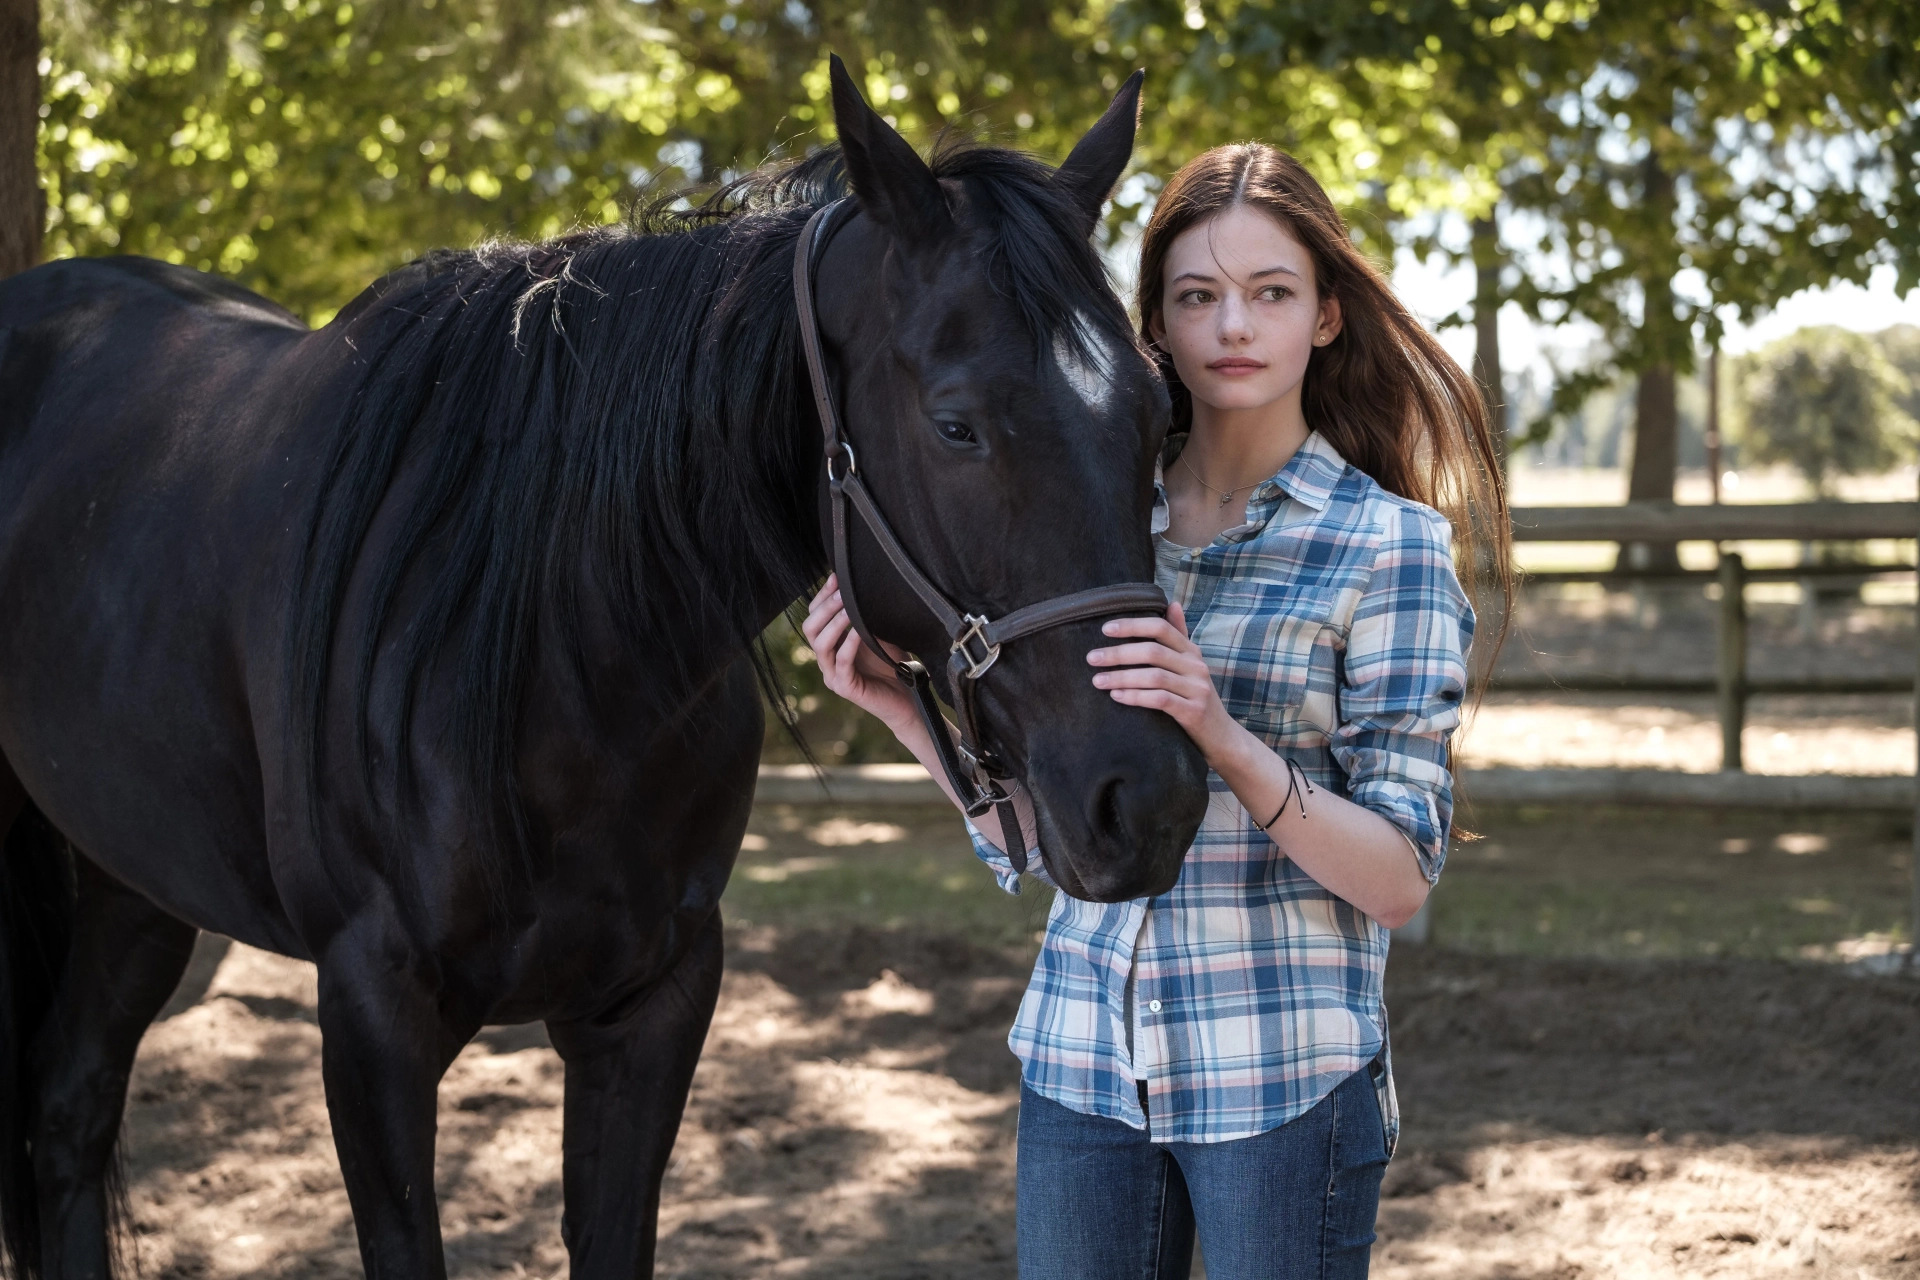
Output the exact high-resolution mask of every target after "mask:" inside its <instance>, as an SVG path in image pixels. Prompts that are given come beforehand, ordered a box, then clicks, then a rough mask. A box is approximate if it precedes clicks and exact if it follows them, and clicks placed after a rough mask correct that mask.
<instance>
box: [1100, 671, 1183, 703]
mask: <svg viewBox="0 0 1920 1280" xmlns="http://www.w3.org/2000/svg"><path fill="white" fill-rule="evenodd" d="M1093 686H1094V688H1096V689H1172V690H1174V691H1175V692H1177V693H1179V694H1181V695H1182V696H1183V697H1191V696H1192V693H1193V681H1192V680H1190V679H1189V678H1187V677H1186V676H1183V675H1180V674H1178V673H1177V672H1172V671H1168V670H1166V669H1165V668H1164V667H1127V668H1125V669H1123V670H1120V671H1102V672H1101V673H1100V674H1099V675H1097V676H1095V677H1094V678H1093Z"/></svg>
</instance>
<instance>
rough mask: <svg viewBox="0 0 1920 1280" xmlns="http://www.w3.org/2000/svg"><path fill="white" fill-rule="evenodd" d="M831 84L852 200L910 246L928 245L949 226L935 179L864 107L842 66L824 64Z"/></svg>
mask: <svg viewBox="0 0 1920 1280" xmlns="http://www.w3.org/2000/svg"><path fill="white" fill-rule="evenodd" d="M828 76H829V78H830V79H831V80H832V82H833V118H834V124H835V125H836V126H837V127H838V128H839V130H840V152H841V154H842V155H843V156H845V157H846V163H847V177H848V178H850V179H851V180H852V182H853V194H854V198H855V199H857V200H858V201H859V202H860V208H861V210H862V211H863V212H865V213H866V214H867V215H868V216H869V217H871V218H872V219H873V220H874V221H876V222H878V223H880V224H882V225H883V226H886V227H888V228H890V229H891V230H892V231H893V232H894V233H895V234H896V235H898V236H901V237H902V238H904V239H906V240H909V241H926V240H931V239H933V238H934V237H935V236H937V235H939V233H940V232H942V231H944V230H945V229H946V228H947V227H948V226H949V225H950V224H951V221H952V220H951V218H950V216H949V215H948V213H947V198H946V194H945V193H944V192H942V191H941V190H940V183H939V180H938V179H936V178H935V177H934V176H933V170H931V169H929V168H927V162H926V161H924V160H922V159H921V158H920V156H919V153H917V152H916V151H914V149H913V148H912V147H910V146H908V145H907V140H906V139H905V138H903V137H901V136H900V135H899V134H898V133H895V132H894V130H893V126H892V125H890V124H888V123H887V122H886V121H885V120H882V119H881V118H880V115H879V113H878V112H876V111H875V110H874V109H873V108H872V107H870V106H868V105H867V100H866V99H865V98H864V97H862V96H861V94H860V90H859V88H858V86H856V85H855V84H854V83H853V77H852V76H850V75H848V74H847V64H846V63H844V62H842V61H840V55H839V54H837V53H836V54H834V55H832V57H831V58H830V59H829V61H828Z"/></svg>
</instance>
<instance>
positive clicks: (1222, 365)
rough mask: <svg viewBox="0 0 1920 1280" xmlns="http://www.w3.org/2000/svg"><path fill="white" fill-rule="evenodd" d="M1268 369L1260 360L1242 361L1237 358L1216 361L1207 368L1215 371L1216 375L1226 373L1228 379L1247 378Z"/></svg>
mask: <svg viewBox="0 0 1920 1280" xmlns="http://www.w3.org/2000/svg"><path fill="white" fill-rule="evenodd" d="M1266 367H1267V366H1266V365H1264V364H1261V363H1260V362H1259V361H1258V360H1241V359H1236V358H1229V359H1226V360H1215V361H1214V362H1213V363H1212V364H1209V365H1208V366H1207V368H1209V369H1211V370H1213V371H1214V372H1215V373H1224V374H1226V375H1227V376H1228V377H1245V376H1246V375H1247V374H1250V373H1258V372H1259V371H1260V370H1262V369H1264V368H1266Z"/></svg>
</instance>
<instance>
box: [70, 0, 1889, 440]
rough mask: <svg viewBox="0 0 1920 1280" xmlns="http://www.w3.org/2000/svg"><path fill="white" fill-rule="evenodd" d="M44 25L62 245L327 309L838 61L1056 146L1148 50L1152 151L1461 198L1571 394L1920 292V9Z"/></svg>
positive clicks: (1794, 5)
mask: <svg viewBox="0 0 1920 1280" xmlns="http://www.w3.org/2000/svg"><path fill="white" fill-rule="evenodd" d="M45 27H46V30H45V35H46V50H45V56H44V58H43V60H42V63H41V69H42V72H43V82H44V90H43V92H44V105H43V106H42V108H41V116H42V120H41V128H40V150H41V173H42V178H43V181H44V183H45V185H46V187H47V190H48V196H49V206H50V217H49V226H48V244H47V247H48V251H49V252H50V253H52V254H56V255H58V254H69V253H100V252H113V251H134V252H141V253H150V254H154V255H156V256H160V257H166V258H170V259H173V260H175V261H182V262H188V263H191V264H193V265H196V266H204V267H206V268H207V269H209V270H217V271H221V272H223V273H226V274H229V275H233V276H235V277H237V278H239V279H241V280H242V281H244V282H245V283H248V284H249V285H252V286H253V287H256V288H259V289H261V290H262V291H263V292H266V293H268V294H270V295H271V296H274V297H276V298H278V299H280V300H282V301H284V302H286V303H288V304H289V305H291V306H293V307H294V308H295V309H296V310H299V311H301V312H302V313H304V314H306V315H307V316H308V317H309V318H310V319H323V318H325V317H326V316H327V315H328V314H330V313H331V311H332V310H333V309H335V308H337V307H338V306H339V305H341V303H343V302H344V301H345V300H346V298H348V297H350V296H351V295H352V294H353V293H354V292H355V291H357V289H359V288H360V287H362V286H363V285H364V284H365V283H366V282H367V281H368V280H370V279H371V278H372V277H373V276H374V275H375V274H377V273H378V272H379V271H381V270H384V269H387V268H389V267H391V266H393V265H395V264H397V263H398V262H401V261H403V260H405V259H406V258H408V257H410V256H412V255H414V254H416V253H418V252H419V251H421V250H423V249H426V248H428V247H431V246H434V245H442V244H468V243H473V242H475V241H477V240H480V239H483V238H486V237H488V236H495V235H522V236H544V235H551V234H554V233H556V232H558V231H560V230H562V229H564V228H566V227H568V226H571V225H574V224H576V223H578V222H579V221H582V220H589V221H592V220H611V219H615V218H618V217H620V216H622V213H623V210H624V209H625V208H626V207H627V206H628V205H629V204H630V203H632V202H633V201H635V200H637V199H642V198H645V197H646V196H647V195H648V194H649V193H658V192H663V191H670V190H672V189H674V188H675V187H677V186H678V185H680V184H682V183H684V182H686V181H689V180H700V179H713V178H717V177H720V176H723V175H724V174H725V173H727V172H729V171H735V170H738V169H740V168H743V167H746V166H749V165H752V164H755V163H758V162H759V161H761V160H762V159H764V158H766V157H767V156H768V155H769V154H770V153H772V152H775V151H778V150H781V149H786V150H789V151H795V150H801V149H804V148H805V147H807V146H810V145H814V144H816V143H818V142H820V141H822V140H824V139H827V138H830V137H831V136H832V131H831V122H830V120H829V119H828V118H827V110H826V81H825V71H824V55H825V53H826V52H827V51H828V50H830V49H831V50H838V51H840V52H841V53H842V54H843V55H846V56H848V58H849V61H850V63H851V64H852V65H853V66H855V67H856V68H860V69H864V71H865V79H866V87H867V89H868V91H869V93H870V94H871V95H872V96H873V98H874V99H875V100H876V101H877V102H880V103H882V104H883V105H884V109H887V110H889V111H890V112H891V113H892V114H893V116H894V117H895V118H896V120H897V122H898V123H899V125H900V126H901V127H902V128H903V130H905V131H907V132H908V133H909V135H910V136H914V135H917V136H919V137H920V138H922V139H923V140H924V139H925V138H927V137H929V136H930V135H931V134H932V133H933V132H935V131H936V130H938V129H941V128H944V127H949V126H958V127H960V128H963V129H966V130H968V131H970V132H975V133H985V134H987V135H988V136H991V137H993V138H995V139H996V140H1000V141H1007V142H1011V143H1014V144H1016V145H1022V146H1027V147H1031V148H1033V149H1035V150H1037V151H1039V152H1041V153H1042V154H1047V155H1055V156H1057V155H1060V154H1064V152H1065V150H1066V148H1067V147H1068V146H1069V145H1070V143H1071V141H1072V140H1073V138H1074V137H1076V136H1077V135H1078V133H1079V131H1080V130H1081V129H1083V128H1084V127H1085V126H1086V125H1087V124H1088V123H1089V122H1090V121H1091V120H1092V119H1093V118H1094V117H1095V116H1096V115H1097V113H1098V111H1099V110H1100V109H1101V107H1102V106H1103V105H1104V103H1105V101H1106V98H1107V96H1108V95H1109V94H1110V93H1111V92H1112V90H1113V89H1114V88H1115V87H1117V85H1118V83H1119V81H1120V79H1121V78H1122V77H1123V76H1124V75H1125V74H1126V73H1127V72H1128V71H1130V70H1131V69H1132V68H1133V67H1135V66H1145V67H1147V68H1148V72H1149V81H1148V99H1149V107H1148V110H1147V114H1146V118H1145V120H1144V122H1143V125H1144V127H1143V130H1142V134H1141V149H1140V154H1139V157H1138V161H1137V164H1138V167H1139V169H1140V171H1141V172H1142V173H1143V174H1160V173H1165V172H1166V171H1168V170H1170V168H1171V167H1173V166H1174V165H1176V164H1177V163H1179V162H1180V161H1182V160H1184V159H1186V158H1187V157H1189V156H1190V155H1192V154H1194V153H1196V152H1198V151H1199V150H1201V149H1202V148H1204V147H1205V146H1208V145H1212V144H1215V143H1218V142H1222V141H1227V140H1231V139H1235V138H1242V137H1259V138H1265V139H1268V140H1271V141H1273V142H1275V143H1277V144H1278V145H1280V146H1282V147H1285V148H1287V149H1289V150H1291V151H1293V152H1294V153H1295V154H1297V155H1299V156H1300V157H1301V158H1302V159H1303V160H1304V161H1305V162H1306V163H1307V164H1308V166H1309V167H1310V168H1311V169H1313V170H1314V171H1315V172H1316V173H1318V174H1319V175H1320V176H1321V177H1322V179H1323V181H1325V183H1326V185H1327V187H1328V189H1329V191H1330V192H1331V193H1332V194H1333V196H1334V198H1335V200H1336V201H1337V202H1340V203H1341V204H1343V205H1344V206H1346V207H1347V208H1348V209H1349V210H1350V212H1351V216H1352V222H1353V224H1354V226H1355V230H1356V233H1357V234H1358V235H1359V236H1360V237H1361V238H1363V239H1364V240H1366V241H1368V242H1369V243H1370V244H1371V245H1372V247H1373V248H1374V249H1375V250H1376V251H1377V252H1380V253H1382V254H1384V253H1386V252H1387V251H1388V250H1390V248H1391V247H1392V246H1393V245H1395V244H1407V245H1410V246H1412V247H1413V248H1415V249H1416V250H1419V251H1425V250H1431V249H1434V248H1436V247H1441V246H1442V240H1441V239H1439V238H1436V235H1435V227H1436V226H1437V225H1440V224H1438V223H1436V221H1435V216H1436V215H1438V214H1443V213H1449V212H1451V213H1455V214H1458V215H1461V216H1462V217H1463V218H1464V219H1466V220H1470V221H1473V222H1474V223H1475V226H1476V229H1478V230H1481V231H1482V232H1483V236H1484V237H1486V238H1484V239H1483V241H1481V242H1476V245H1475V246H1474V247H1473V248H1471V249H1469V248H1468V247H1467V246H1465V245H1463V244H1461V243H1459V242H1457V241H1448V242H1446V243H1445V248H1446V249H1447V251H1449V252H1451V253H1453V254H1455V255H1456V256H1459V257H1465V256H1467V255H1468V254H1469V253H1472V254H1474V255H1477V256H1481V257H1484V258H1485V259H1486V262H1487V263H1488V264H1491V267H1492V270H1491V271H1490V272H1487V273H1483V275H1484V276H1485V278H1486V280H1487V281H1490V282H1491V283H1490V284H1489V286H1488V288H1485V289H1483V290H1482V296H1481V297H1480V298H1478V299H1477V302H1476V305H1477V306H1478V307H1480V308H1481V309H1482V310H1483V311H1484V310H1485V309H1486V308H1488V307H1497V306H1498V305H1500V304H1502V303H1504V302H1507V301H1512V302H1516V303H1518V304H1519V305H1520V306H1522V307H1523V308H1524V309H1525V310H1526V311H1527V312H1528V313H1529V314H1530V315H1532V316H1534V317H1535V318H1536V319H1538V320H1540V321H1542V322H1545V323H1549V324H1553V323H1559V322H1562V321H1565V320H1568V319H1581V320H1584V321H1586V322H1588V323H1590V324H1592V325H1594V326H1596V327H1597V328H1598V329H1599V331H1600V333H1601V334H1602V335H1603V337H1604V340H1605V341H1604V344H1603V346H1602V348H1601V349H1602V350H1603V351H1604V352H1606V353H1607V354H1606V356H1605V358H1603V359H1602V360H1601V361H1599V362H1598V363H1597V364H1596V365H1594V366H1593V367H1592V368H1589V369H1584V370H1578V371H1569V373H1568V376H1567V377H1565V378H1564V379H1563V384H1562V388H1561V392H1560V394H1559V396H1558V397H1557V398H1556V400H1555V402H1554V404H1553V406H1552V408H1553V410H1555V411H1563V410H1565V409H1567V408H1569V407H1572V406H1574V405H1577V403H1578V401H1579V399H1580V398H1581V397H1582V396H1583V395H1584V394H1585V392H1586V391H1587V390H1588V389H1590V388H1591V387H1592V386H1594V385H1599V384H1601V383H1604V382H1607V381H1610V380H1612V379H1614V378H1616V377H1618V376H1619V375H1620V374H1621V373H1623V372H1625V373H1636V372H1640V371H1643V370H1647V369H1656V368H1665V369H1667V370H1669V372H1670V373H1671V372H1674V371H1678V372H1685V371H1686V370H1687V369H1688V367H1689V366H1690V364H1691V361H1692V358H1693V357H1692V352H1693V350H1694V346H1695V343H1696V341H1698V342H1712V341H1713V340H1715V338H1717V336H1718V332H1719V329H1720V326H1721V324H1722V323H1723V321H1724V320H1725V319H1727V318H1731V317H1735V316H1738V317H1742V318H1745V317H1750V316H1752V315H1754V314H1756V313H1758V312H1760V311H1763V310H1764V309H1766V308H1767V307H1768V306H1769V305H1771V304H1772V303H1774V302H1776V301H1778V300H1779V299H1781V298H1784V297H1785V296H1787V295H1788V294H1790V293H1792V292H1794V291H1795V290H1797V289H1800V288H1804V287H1807V286H1809V285H1815V284H1823V283H1830V282H1833V281H1837V280H1856V281H1860V280H1864V279H1866V277H1867V276H1868V275H1869V274H1870V273H1871V272H1872V271H1873V270H1874V269H1875V268H1876V267H1878V266H1880V265H1882V264H1885V265H1889V266H1891V267H1893V268H1894V270H1895V272H1896V274H1897V277H1898V280H1899V283H1900V287H1901V288H1903V289H1906V288H1911V287H1913V286H1914V285H1915V284H1916V283H1920V17H1916V11H1915V10H1914V9H1913V6H1911V4H1909V3H1907V0H1676V3H1675V4H1674V5H1670V6H1654V7H1650V6H1646V5H1640V4H1629V3H1626V2H1625V0H1537V2H1536V0H1524V2H1523V0H1372V2H1371V3H1366V4H1333V3H1328V2H1327V0H1265V2H1257V0H1219V2H1218V3H1202V0H1081V2H1080V3H1067V4H1061V3H1052V4H1045V5H1032V4H1024V3H1014V2H1013V0H953V2H952V3H948V4H943V5H936V6H926V5H905V4H899V3H896V2H894V0H580V2H579V3H575V4H571V5H568V6H564V7H561V6H554V5H548V4H544V3H538V2H537V0H344V2H343V0H133V2H132V3H129V4H125V5H106V4H102V3H98V0H57V2H56V3H55V4H54V7H53V8H52V10H51V11H50V12H49V14H48V15H47V21H46V24H45ZM1153 187H1154V183H1153V182H1152V181H1151V180H1143V181H1141V182H1137V183H1135V184H1133V185H1131V186H1129V187H1126V188H1124V189H1123V192H1122V196H1121V203H1122V207H1121V209H1120V211H1119V212H1118V214H1117V215H1116V216H1117V217H1118V218H1122V219H1124V218H1126V217H1129V216H1136V215H1137V211H1138V210H1139V209H1140V208H1141V207H1142V206H1143V203H1144V202H1145V201H1147V200H1149V199H1150V198H1151V194H1152V190H1153ZM1496 215H1497V217H1498V222H1497V223H1496V222H1495V217H1496ZM1467 318H1468V317H1467V316H1466V315H1464V314H1463V315H1462V316H1461V317H1459V319H1461V320H1465V319H1467Z"/></svg>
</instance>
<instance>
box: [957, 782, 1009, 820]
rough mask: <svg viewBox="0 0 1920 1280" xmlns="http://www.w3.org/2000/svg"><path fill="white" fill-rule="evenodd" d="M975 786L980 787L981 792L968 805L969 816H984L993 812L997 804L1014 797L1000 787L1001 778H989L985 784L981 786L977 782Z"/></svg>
mask: <svg viewBox="0 0 1920 1280" xmlns="http://www.w3.org/2000/svg"><path fill="white" fill-rule="evenodd" d="M974 786H975V787H977V788H979V794H978V795H977V796H975V797H974V801H973V803H972V804H970V805H968V806H967V809H966V813H967V816H968V817H969V818H983V817H985V816H986V815H987V814H989V813H992V812H993V807H994V806H995V805H997V804H1003V803H1005V802H1006V801H1008V800H1011V799H1013V797H1012V796H1010V795H1008V794H1007V793H1006V792H1005V791H1003V790H1001V789H1000V780H999V779H998V778H988V779H987V783H986V785H985V786H981V785H980V784H979V783H977V782H976V783H975V784H974Z"/></svg>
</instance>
